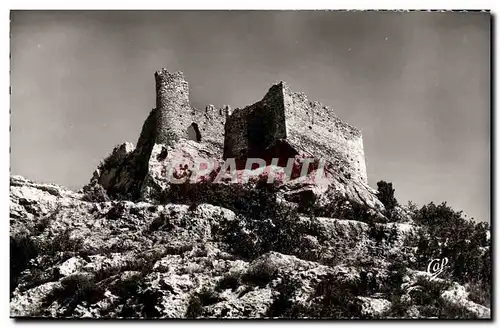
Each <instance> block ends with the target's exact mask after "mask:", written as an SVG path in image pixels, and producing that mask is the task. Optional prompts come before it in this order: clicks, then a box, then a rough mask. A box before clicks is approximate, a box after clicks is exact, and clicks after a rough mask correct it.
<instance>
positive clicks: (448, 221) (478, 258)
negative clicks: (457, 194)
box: [412, 203, 491, 290]
mask: <svg viewBox="0 0 500 328" xmlns="http://www.w3.org/2000/svg"><path fill="white" fill-rule="evenodd" d="M413 219H414V221H415V222H416V223H417V224H419V225H420V226H421V229H420V231H419V233H418V235H417V237H416V240H415V241H413V245H412V246H416V247H417V252H416V256H417V263H416V264H417V266H418V267H417V269H420V270H422V269H424V268H425V267H426V266H427V264H428V263H429V261H430V260H431V259H434V258H443V257H447V258H448V260H449V262H448V266H449V270H448V274H449V275H450V277H451V278H453V279H455V280H456V281H458V282H460V283H461V284H466V283H470V282H474V283H475V284H479V285H480V286H481V288H482V289H487V290H490V289H491V245H490V241H489V240H488V239H487V232H488V230H489V226H488V224H486V223H484V222H481V223H475V222H474V221H473V220H471V219H465V218H463V217H462V212H461V211H454V210H453V209H452V208H450V207H449V206H448V205H447V204H446V203H442V204H440V205H435V204H434V203H430V204H428V205H425V206H423V207H422V208H421V209H420V210H418V211H417V212H416V213H415V215H414V218H413ZM445 273H446V272H445Z"/></svg>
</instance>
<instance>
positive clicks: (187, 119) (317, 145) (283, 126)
mask: <svg viewBox="0 0 500 328" xmlns="http://www.w3.org/2000/svg"><path fill="white" fill-rule="evenodd" d="M155 80H156V108H155V109H153V110H152V111H151V113H150V114H149V116H148V118H147V120H146V121H145V123H144V125H143V129H142V132H141V136H140V137H139V141H138V143H137V148H141V147H148V148H149V147H152V145H154V143H157V144H166V145H170V146H172V145H173V144H174V143H175V142H176V141H177V140H179V139H180V138H185V139H191V140H195V141H197V142H201V143H205V144H207V145H210V146H211V147H213V149H214V150H215V151H216V152H217V153H218V155H219V156H221V157H223V158H233V157H234V158H236V159H239V160H244V159H246V158H250V157H257V158H267V157H269V156H276V152H278V153H281V154H278V155H279V156H285V157H286V156H293V155H295V154H297V153H298V152H299V151H300V152H302V153H308V154H311V155H312V156H314V157H316V158H323V159H325V160H327V161H328V162H330V163H332V164H334V165H335V166H337V167H339V168H341V170H342V171H344V172H346V173H348V174H349V175H350V176H351V177H352V178H356V179H359V180H361V181H363V182H367V174H366V165H365V157H364V150H363V138H362V135H361V132H360V131H359V130H358V129H356V128H355V127H353V126H351V125H349V124H347V123H345V122H342V121H341V120H340V119H339V118H338V117H337V116H336V115H335V114H334V113H333V111H332V110H331V109H330V108H328V107H327V106H325V105H322V104H321V103H319V102H311V101H309V100H308V99H307V97H306V96H305V95H304V94H302V93H294V92H292V91H291V90H290V89H289V87H288V86H287V85H286V84H285V83H284V82H280V83H277V84H275V85H273V86H272V87H271V88H270V89H269V91H268V92H267V94H266V95H265V96H264V98H263V99H262V100H261V101H259V102H257V103H255V104H253V105H250V106H247V107H245V108H237V109H235V110H234V111H233V112H231V110H230V108H229V106H224V107H223V108H219V109H217V108H215V107H214V106H211V105H210V106H207V107H206V108H205V109H201V110H200V109H196V108H193V107H191V106H190V104H189V87H188V83H187V82H186V81H185V80H184V75H183V74H182V72H176V73H170V72H168V71H167V70H165V69H161V70H159V71H157V72H156V73H155ZM283 145H285V146H283Z"/></svg>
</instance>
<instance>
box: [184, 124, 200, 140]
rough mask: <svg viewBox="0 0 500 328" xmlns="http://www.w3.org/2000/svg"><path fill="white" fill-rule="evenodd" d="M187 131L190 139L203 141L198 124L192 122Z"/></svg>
mask: <svg viewBox="0 0 500 328" xmlns="http://www.w3.org/2000/svg"><path fill="white" fill-rule="evenodd" d="M187 133H188V139H189V140H194V141H196V142H200V141H201V133H200V129H198V124H196V123H191V125H190V126H188V128H187Z"/></svg>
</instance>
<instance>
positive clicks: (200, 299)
mask: <svg viewBox="0 0 500 328" xmlns="http://www.w3.org/2000/svg"><path fill="white" fill-rule="evenodd" d="M220 301H222V299H221V298H220V297H219V294H218V293H217V292H216V291H214V290H211V289H208V288H203V289H202V290H201V291H199V292H197V293H194V294H193V295H192V296H191V298H190V299H189V303H188V307H187V310H186V317H187V318H190V319H195V318H197V317H200V316H202V315H203V307H204V306H208V305H212V304H215V303H218V302H220Z"/></svg>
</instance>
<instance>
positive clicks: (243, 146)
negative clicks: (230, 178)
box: [224, 86, 286, 158]
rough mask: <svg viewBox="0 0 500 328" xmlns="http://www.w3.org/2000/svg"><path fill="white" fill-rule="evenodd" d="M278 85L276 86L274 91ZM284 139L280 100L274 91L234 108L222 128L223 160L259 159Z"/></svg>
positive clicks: (281, 98)
mask: <svg viewBox="0 0 500 328" xmlns="http://www.w3.org/2000/svg"><path fill="white" fill-rule="evenodd" d="M276 87H277V86H275V89H276ZM284 138H286V126H285V115H284V108H283V97H282V94H281V93H279V92H274V90H272V91H270V92H268V94H267V95H266V96H265V97H264V99H262V100H261V101H259V102H257V103H255V104H253V105H251V106H248V107H245V108H243V109H237V110H235V111H234V113H233V114H232V115H230V116H228V118H227V121H226V125H225V139H224V158H230V157H235V158H245V157H260V156H261V155H262V152H263V150H265V149H266V148H267V147H269V146H270V145H271V144H272V143H273V142H275V141H276V140H279V139H284Z"/></svg>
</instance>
